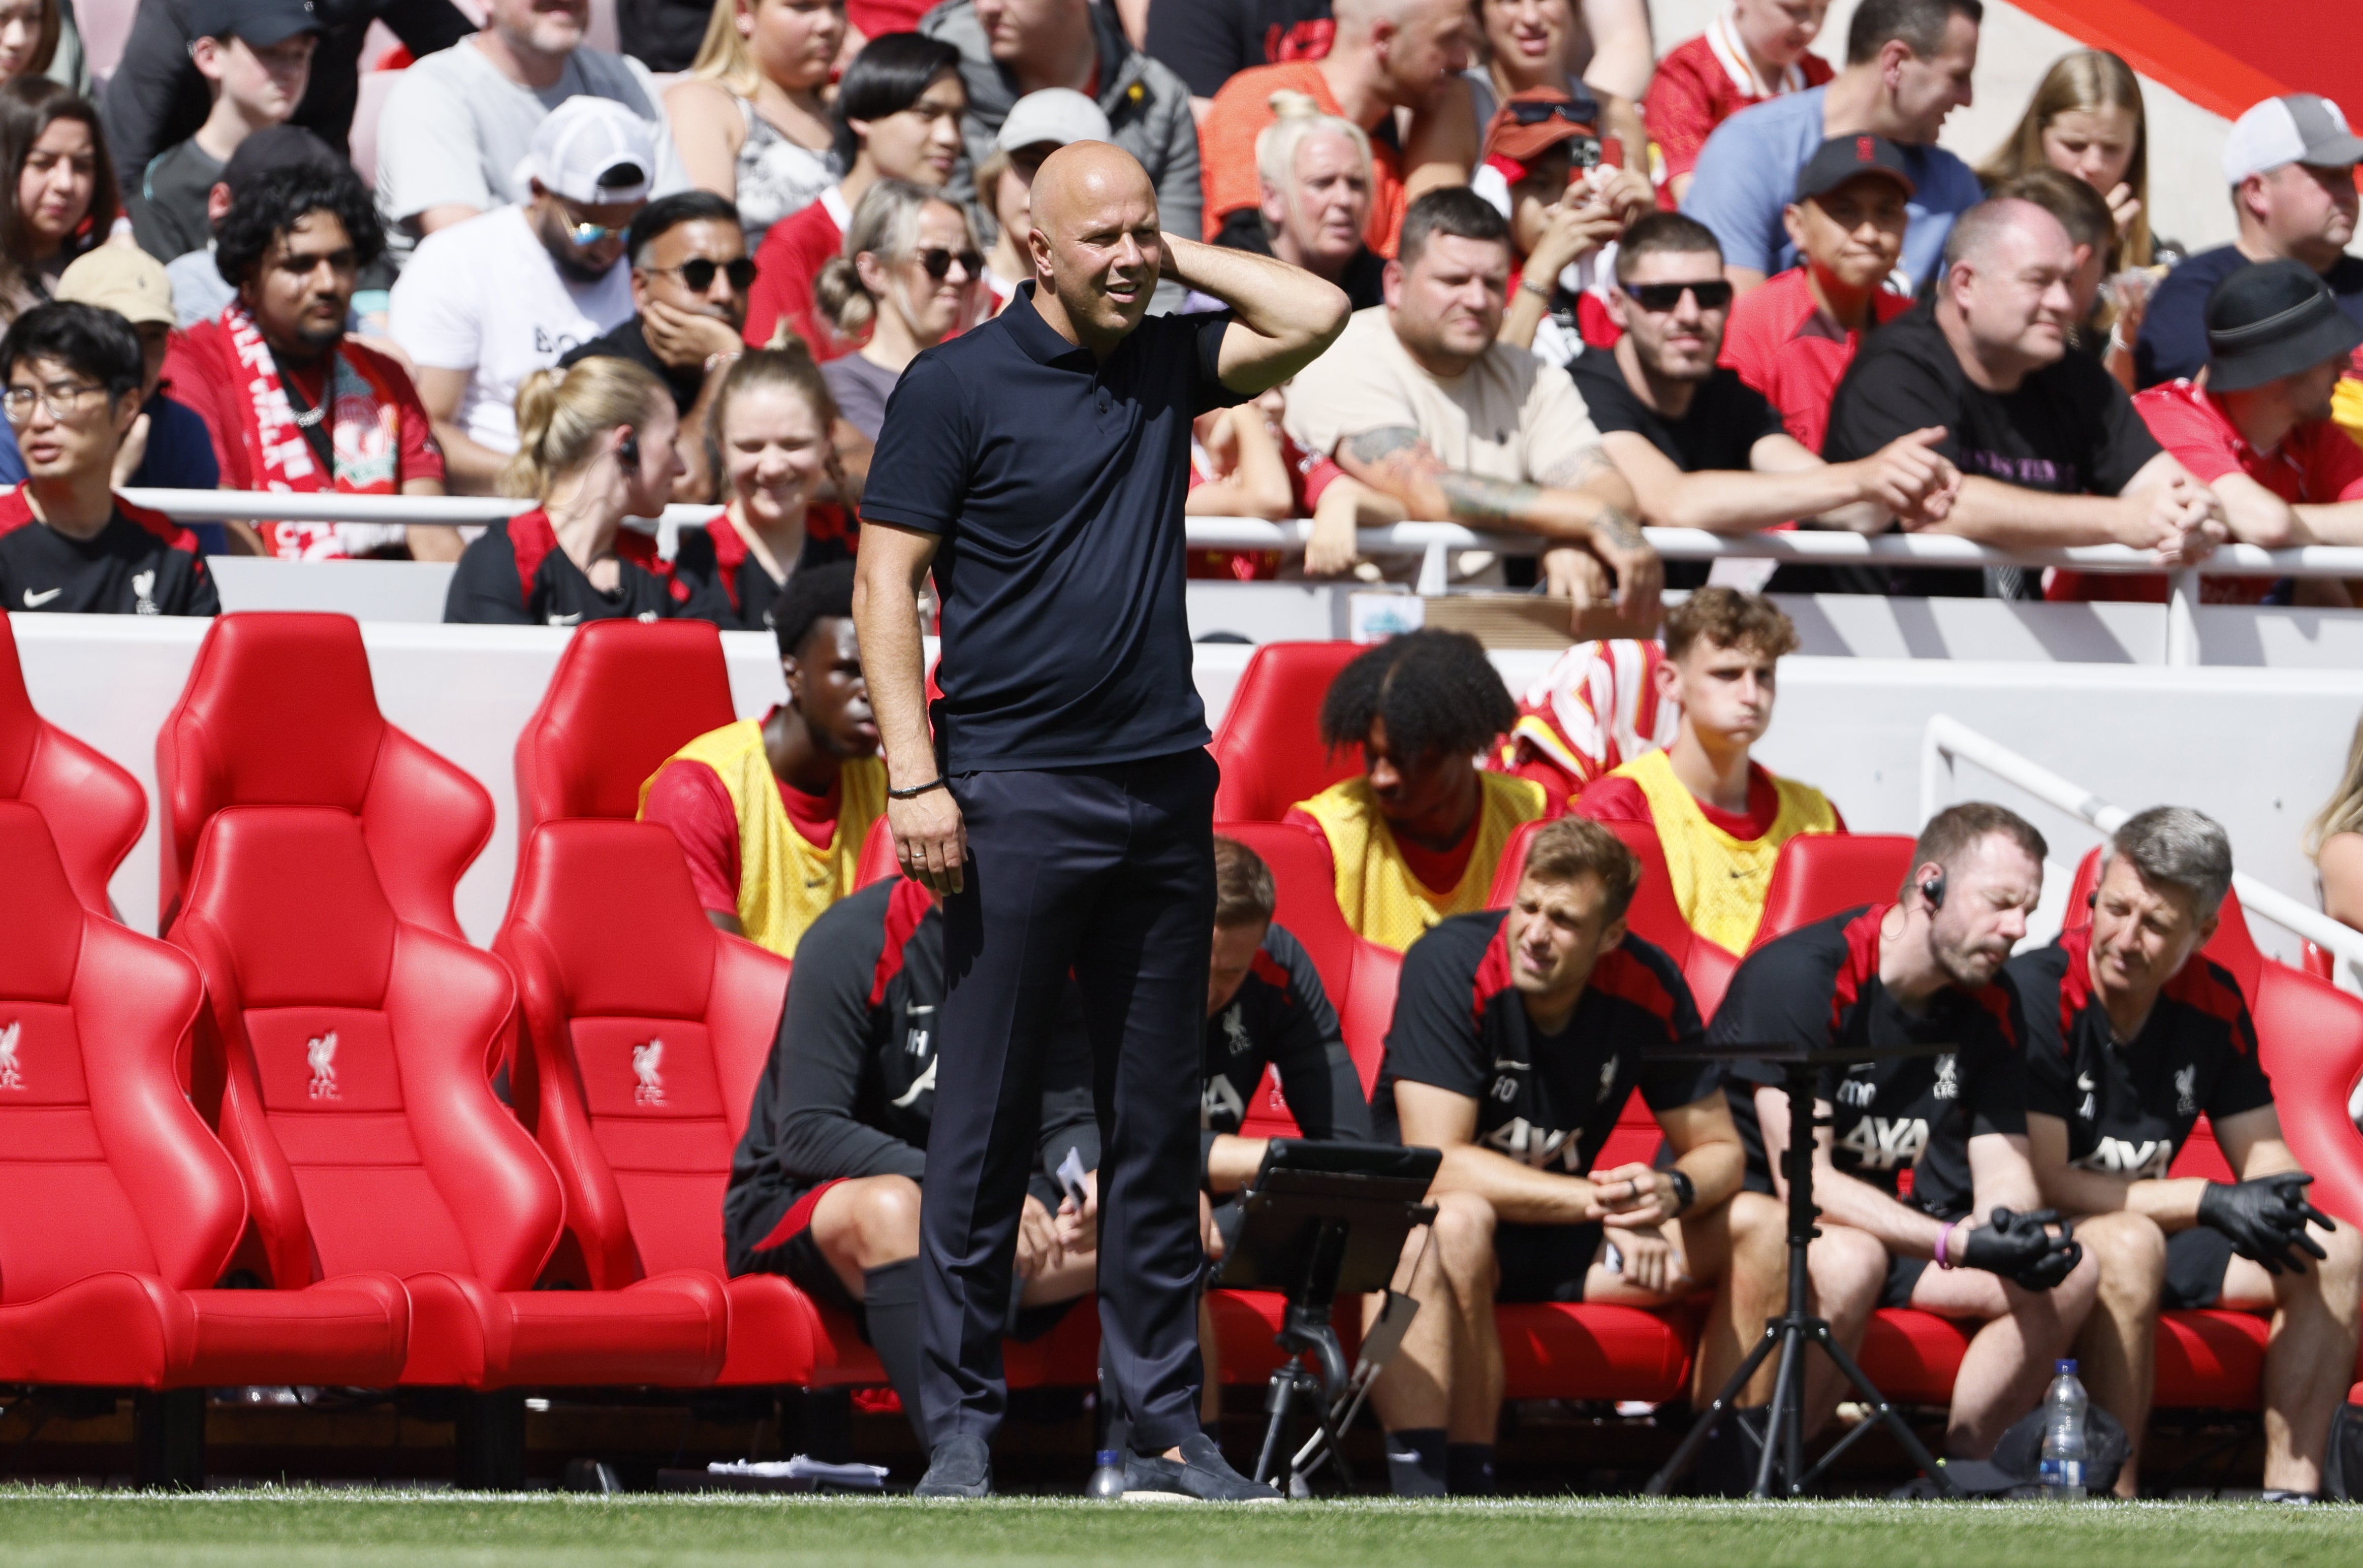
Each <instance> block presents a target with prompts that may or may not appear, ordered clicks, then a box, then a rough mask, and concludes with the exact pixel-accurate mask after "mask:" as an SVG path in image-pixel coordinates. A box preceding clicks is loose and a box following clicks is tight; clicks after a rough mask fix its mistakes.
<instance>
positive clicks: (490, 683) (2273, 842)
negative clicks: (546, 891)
mask: <svg viewBox="0 0 2363 1568" xmlns="http://www.w3.org/2000/svg"><path fill="white" fill-rule="evenodd" d="M13 627H14V630H15V632H16V635H17V646H18V648H19V651H20V653H21V655H22V657H23V660H24V665H25V676H26V681H27V684H28V687H29V688H30V689H31V691H32V697H33V701H34V703H35V705H36V706H37V707H39V710H40V711H41V712H42V713H43V715H44V716H46V717H47V718H49V719H50V720H51V721H52V722H54V723H58V724H61V725H62V726H63V727H65V728H66V729H68V730H70V731H72V733H73V734H76V735H78V736H80V737H81V738H82V739H83V740H85V741H87V742H89V743H90V744H91V745H95V746H97V747H98V748H99V749H100V750H102V751H104V752H105V753H106V754H107V755H108V756H112V757H114V758H115V759H116V761H117V762H119V763H121V764H122V765H123V766H124V767H128V768H129V769H130V770H131V771H132V773H133V774H135V775H136V776H137V777H138V778H139V780H140V782H141V783H142V785H144V786H145V787H146V788H147V789H148V790H149V794H150V806H151V812H152V807H153V801H154V795H155V755H156V732H157V729H158V728H159V727H160V726H161V723H162V722H163V719H164V715H165V714H166V713H167V712H169V711H170V710H171V709H172V705H173V703H174V702H176V701H178V700H179V698H180V693H181V689H182V686H183V683H184V682H185V680H186V679H187V675H188V668H189V665H190V662H191V660H192V659H193V658H194V656H195V653H196V648H197V644H198V641H199V640H200V639H201V638H202V637H203V636H204V635H205V624H204V623H202V622H196V621H183V620H174V619H170V618H166V619H155V618H147V617H135V616H90V617H82V616H70V615H20V616H17V617H15V618H14V619H13ZM362 635H363V638H364V641H365V642H366V644H367V646H368V648H369V655H370V667H371V670H372V675H373V677H374V679H375V681H376V685H377V694H378V703H379V706H380V707H381V708H382V709H383V711H384V712H385V715H386V717H387V718H388V719H389V720H391V721H392V722H393V723H396V724H398V725H400V726H401V727H402V728H404V729H405V730H407V731H409V732H410V733H411V734H414V735H416V737H418V739H419V740H420V741H421V742H423V743H424V744H426V745H429V746H431V747H433V748H434V749H435V750H437V751H438V752H440V753H441V754H443V755H444V756H448V757H449V758H450V759H451V760H452V761H453V762H455V763H457V764H458V765H460V767H464V768H466V769H467V770H468V771H469V772H470V773H471V774H472V775H474V776H475V778H477V779H478V780H480V781H481V782H482V783H483V785H484V787H485V789H486V790H490V791H491V793H492V797H493V801H494V806H495V808H496V809H497V812H498V819H497V820H498V825H497V826H496V828H495V829H494V837H493V842H492V844H491V845H490V846H488V847H487V849H486V850H485V852H484V855H483V857H482V858H481V859H480V860H479V861H478V862H477V863H476V865H475V866H474V867H472V868H471V870H470V871H469V873H468V875H467V876H466V877H465V878H463V879H462V880H461V882H460V897H459V913H460V923H461V925H462V926H463V927H464V928H465V929H466V930H467V932H468V933H469V935H470V936H471V938H472V939H474V940H475V941H477V942H486V941H489V940H490V939H491V937H492V934H493V933H494V930H495V929H496V927H497V926H498V924H499V922H500V918H501V915H502V912H503V911H504V909H505V906H506V902H507V898H508V888H509V878H510V871H511V867H513V866H514V864H515V860H516V833H515V823H516V782H515V771H514V767H515V764H514V757H515V752H516V736H517V734H518V732H519V731H520V730H521V729H522V728H523V727H524V724H525V722H526V720H527V717H528V716H530V714H531V713H532V712H533V710H534V708H535V706H536V705H537V704H538V702H539V701H540V700H541V693H542V690H543V688H544V687H545V686H546V685H547V683H548V681H549V672H550V670H551V669H552V668H554V667H555V666H556V664H557V661H558V656H559V653H560V650H561V649H562V648H563V646H565V639H566V637H567V636H569V635H571V634H570V633H568V632H565V631H560V630H553V629H546V628H541V627H504V626H468V627H434V628H429V627H425V626H411V625H380V624H364V626H363V627H362ZM723 646H724V648H725V651H726V654H727V657H728V659H729V663H730V679H731V690H732V693H733V697H734V699H735V701H736V703H737V706H738V712H740V713H742V714H746V715H749V716H753V715H756V714H760V713H761V712H763V711H764V710H765V709H766V708H767V707H769V706H770V705H771V703H772V702H775V701H779V699H780V697H781V695H782V684H781V680H780V674H779V664H778V660H777V657H776V656H775V655H774V652H773V650H772V647H771V644H770V642H769V640H768V639H766V638H764V637H763V636H761V635H758V634H754V633H725V634H724V635H723ZM1253 651H1254V650H1253V649H1252V648H1249V647H1247V646H1241V645H1224V644H1208V645H1201V646H1199V647H1198V649H1197V650H1196V653H1197V663H1196V673H1197V682H1198V688H1199V690H1200V691H1201V693H1202V694H1204V697H1205V699H1206V703H1207V711H1208V715H1209V718H1210V720H1215V721H1218V720H1219V718H1220V715H1221V712H1222V711H1223V709H1224V708H1225V707H1226V705H1227V704H1228V702H1229V701H1230V694H1231V690H1232V689H1233V687H1234V686H1235V685H1236V684H1237V679H1238V675H1239V671H1240V670H1241V669H1242V668H1244V667H1245V665H1246V663H1247V659H1248V656H1249V655H1250V654H1251V653H1252V652H1253ZM1551 657H1552V656H1551V655H1550V654H1548V653H1547V652H1531V653H1529V652H1503V653H1498V654H1496V655H1495V656H1494V663H1495V665H1496V667H1497V668H1500V669H1501V670H1502V672H1503V678H1504V679H1505V680H1506V682H1507V683H1508V685H1509V687H1510V689H1511V690H1513V691H1514V692H1515V691H1518V690H1524V688H1525V685H1526V684H1527V683H1528V682H1529V681H1531V680H1532V679H1534V678H1535V677H1536V676H1537V675H1538V674H1540V673H1541V672H1542V670H1543V669H1544V668H1547V667H1548V663H1549V661H1550V658H1551ZM2358 711H2363V671H2357V670H2346V671H2336V672H2333V671H2313V670H2267V669H2172V668H2158V667H2147V668H2146V667H2139V666H2107V665H2080V666H2077V665H2069V666H2059V665H2036V664H1992V663H1967V662H1939V661H1933V660H1930V661H1914V660H1888V659H1834V658H1814V657H1802V656H1801V657H1792V658H1789V659H1786V660H1783V661H1782V663H1781V706H1780V711H1779V713H1778V716H1777V717H1776V719H1775V720H1774V723H1773V725H1772V731H1771V734H1769V736H1767V737H1766V739H1765V741H1764V743H1763V745H1761V746H1759V747H1758V756H1760V757H1761V758H1762V760H1763V761H1764V763H1765V765H1766V766H1767V767H1771V768H1773V769H1775V770H1776V771H1779V772H1782V773H1790V774H1794V775H1795V776H1797V777H1799V778H1804V779H1807V780H1810V781H1811V782H1813V783H1814V784H1817V785H1819V786H1821V787H1822V788H1823V789H1824V790H1827V791H1828V792H1829V794H1830V796H1831V798H1832V799H1833V800H1834V801H1836V802H1837V805H1838V808H1839V809H1840V810H1841V811H1842V812H1845V813H1846V817H1847V822H1848V823H1850V824H1851V825H1853V826H1854V827H1856V828H1858V829H1859V830H1861V831H1864V832H1882V833H1910V832H1912V831H1914V829H1915V828H1916V827H1917V826H1918V824H1919V822H1920V811H1921V801H1920V756H1921V742H1922V736H1923V734H1924V732H1925V727H1926V724H1927V721H1928V720H1929V718H1930V717H1931V716H1933V715H1934V714H1936V713H1938V712H1945V713H1950V714H1952V715H1953V716H1954V717H1956V718H1957V719H1958V720H1960V721H1961V722H1962V723H1966V724H1969V725H1970V726H1972V727H1973V728H1975V729H1977V730H1979V731H1980V732H1981V733H1983V734H1987V735H1991V736H1992V737H1993V738H1994V739H1995V740H1997V741H1999V742H2001V743H2002V744H2003V745H2008V746H2010V747H2012V748H2013V749H2014V750H2016V751H2019V752H2022V753H2024V754H2025V755H2026V756H2029V757H2031V758H2033V759H2035V760H2036V761H2038V762H2040V763H2041V764H2043V766H2045V767H2049V768H2051V769H2052V770H2053V771H2055V772H2058V773H2059V774H2061V775H2063V776H2065V777H2068V778H2073V779H2075V780H2077V781H2078V782H2079V783H2080V784H2081V785H2082V786H2084V787H2085V788H2087V789H2090V790H2093V791H2094V792H2096V793H2099V794H2102V795H2104V796H2105V797H2107V798H2108V799H2110V800H2113V801H2122V802H2124V804H2126V805H2128V806H2131V807H2139V806H2145V805H2149V804H2153V803H2155V802H2158V801H2179V802H2180V803H2182V804H2186V805H2192V806H2196V807H2198V808H2200V809H2201V810H2202V811H2204V812H2208V813H2210V814H2211V815H2213V816H2214V817H2216V818H2218V819H2219V820H2220V821H2222V822H2223V823H2224V826H2225V827H2226V828H2227V829H2228V830H2229V831H2230V833H2231V834H2232V842H2233V845H2234V848H2235V851H2236V853H2237V854H2238V856H2239V858H2240V864H2241V866H2242V867H2243V868H2244V869H2246V870H2247V871H2249V872H2251V873H2252V874H2254V875H2256V876H2258V877H2259V878H2262V879H2263V880H2264V881H2266V882H2268V883H2269V884H2271V885H2272V886H2274V887H2277V888H2280V889H2285V890H2291V891H2294V892H2298V893H2300V894H2302V893H2303V892H2304V890H2305V889H2310V888H2311V887H2312V886H2313V876H2312V868H2311V867H2310V866H2308V865H2307V863H2306V861H2305V859H2304V857H2303V856H2302V854H2301V853H2300V852H2299V848H2298V838H2299V834H2300V833H2301V832H2302V829H2303V826H2304V823H2305V822H2306V820H2307V818H2309V817H2310V816H2312V814H2313V812H2314V810H2315V809H2316V808H2317V807H2318V806H2319V805H2320V804H2321V802H2322V801H2323V800H2324V797H2325V796H2327V794H2328V793H2329V791H2330V790H2331V789H2332V788H2333V787H2334V785H2335V783H2336V781H2337V773H2338V768H2339V765H2340V763H2341V762H2342V761H2343V759H2344V757H2345V755H2346V737H2347V734H2348V733H2349V732H2350V730H2351V729H2352V727H2353V725H2354V723H2355V720H2356V716H2357V712H2358ZM1959 788H1960V789H1961V790H1963V791H1964V795H1965V798H1966V796H1968V795H1992V794H1995V793H1996V790H1993V789H1991V788H1988V787H1986V786H1984V785H1982V784H1980V782H1979V781H1978V779H1977V778H1976V777H1975V776H1974V775H1972V776H1969V777H1965V778H1963V779H1962V780H1961V782H1960V785H1959ZM2003 798H2005V799H2007V798H2009V797H2008V796H2004V797H2003ZM2034 814H2035V816H2036V820H2037V822H2038V824H2039V825H2040V826H2041V827H2042V828H2043V830H2044V831H2045V833H2046V834H2049V835H2050V837H2051V839H2052V841H2053V859H2054V860H2056V861H2058V862H2059V863H2060V864H2062V865H2073V864H2074V862H2075V859H2076V857H2077V856H2080V855H2081V854H2082V853H2083V852H2084V850H2085V849H2086V848H2088V847H2090V846H2091V845H2092V844H2094V843H2096V842H2097V836H2096V835H2095V834H2093V833H2092V831H2091V828H2090V827H2089V826H2088V825H2086V824H2084V823H2081V822H2080V821H2078V820H2077V819H2075V818H2073V817H2070V816H2069V815H2067V814H2066V813H2064V812H2045V811H2044V810H2042V809H2040V808H2037V809H2036V811H2035V812H2034ZM156 854H157V840H156V835H155V833H154V830H153V825H152V822H151V825H150V832H149V833H148V834H147V835H146V836H145V837H143V838H142V839H141V841H140V843H139V845H138V846H137V847H136V848H134V849H133V851H132V852H131V855H130V856H129V857H128V859H127V860H126V861H125V862H124V865H123V868H122V870H121V871H120V872H118V873H117V875H116V879H115V883H114V887H113V889H112V891H113V893H114V897H115V901H116V907H117V908H118V909H119V910H120V911H122V913H123V915H124V917H125V918H126V919H127V920H128V921H129V922H131V923H132V924H133V925H134V926H136V927H138V928H139V929H140V930H143V931H152V930H153V929H154V927H155V920H156ZM2260 934H2261V935H2263V936H2264V937H2265V939H2266V941H2267V943H2268V945H2270V944H2271V942H2272V938H2273V935H2274V933H2269V932H2265V933H2260ZM2274 950H2275V951H2280V950H2281V949H2278V948H2276V949H2274Z"/></svg>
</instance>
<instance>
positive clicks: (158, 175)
mask: <svg viewBox="0 0 2363 1568" xmlns="http://www.w3.org/2000/svg"><path fill="white" fill-rule="evenodd" d="M222 167H223V166H222V162H221V160H219V159H217V158H216V157H215V156H214V155H213V154H212V153H210V152H207V151H206V150H205V149H204V148H202V147H199V146H198V145H197V142H196V138H194V137H192V138H189V139H188V140H187V141H184V142H183V143H181V144H180V145H179V146H178V147H172V148H167V149H165V150H163V151H162V152H160V153H158V154H157V155H156V156H155V157H153V158H151V159H150V160H148V168H147V171H146V172H145V173H144V174H143V175H142V176H141V177H140V181H139V191H138V192H136V193H134V194H133V195H132V197H131V199H130V200H129V201H128V202H126V203H125V204H124V205H125V206H127V207H128V208H129V209H130V215H131V234H132V237H133V238H135V239H137V240H139V248H140V249H142V250H145V251H146V252H148V254H149V255H150V256H153V257H154V258H155V259H157V260H159V261H170V260H172V259H173V258H174V257H176V256H185V255H187V254H188V253H189V252H190V251H192V250H202V249H204V248H205V245H206V243H207V242H208V241H209V240H211V239H212V238H213V237H214V229H213V223H212V221H211V220H210V219H209V218H207V217H206V215H205V204H206V200H207V198H208V197H210V196H211V195H212V194H213V188H214V185H215V183H216V182H217V181H219V180H220V179H221V177H222Z"/></svg>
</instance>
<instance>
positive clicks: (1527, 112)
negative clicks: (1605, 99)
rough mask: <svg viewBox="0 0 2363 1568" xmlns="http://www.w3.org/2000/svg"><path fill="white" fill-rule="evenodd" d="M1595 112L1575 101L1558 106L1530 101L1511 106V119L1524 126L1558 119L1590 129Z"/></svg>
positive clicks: (1588, 106)
mask: <svg viewBox="0 0 2363 1568" xmlns="http://www.w3.org/2000/svg"><path fill="white" fill-rule="evenodd" d="M1595 112H1596V111H1595V110H1594V109H1593V108H1592V105H1589V104H1579V103H1577V102H1575V101H1574V100H1573V99H1569V100H1568V101H1566V102H1564V103H1558V104H1552V103H1544V102H1541V101H1539V100H1536V99H1528V100H1527V101H1525V102H1524V103H1519V104H1512V105H1510V118H1511V119H1513V120H1514V121H1516V122H1517V123H1518V124H1519V125H1522V126H1538V125H1540V124H1542V123H1543V122H1544V121H1545V120H1548V119H1552V118H1558V119H1562V120H1565V121H1566V122H1567V123H1568V124H1570V125H1571V126H1583V127H1587V128H1588V127H1590V126H1591V124H1592V115H1593V114H1594V113H1595Z"/></svg>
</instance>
